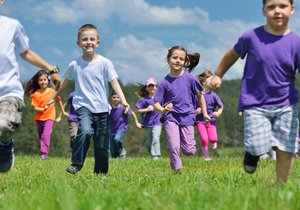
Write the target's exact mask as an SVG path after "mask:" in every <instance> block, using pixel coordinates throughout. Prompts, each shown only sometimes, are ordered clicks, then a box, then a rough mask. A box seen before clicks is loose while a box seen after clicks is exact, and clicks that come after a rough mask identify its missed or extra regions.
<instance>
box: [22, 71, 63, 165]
mask: <svg viewBox="0 0 300 210" xmlns="http://www.w3.org/2000/svg"><path fill="white" fill-rule="evenodd" d="M49 83H50V77H49V76H48V74H47V72H46V71H45V70H40V71H38V72H37V73H36V74H35V75H34V76H33V77H32V78H31V79H30V80H29V81H28V82H27V84H26V87H25V94H26V95H28V96H31V105H32V107H33V109H34V111H35V115H34V120H35V121H36V125H37V130H38V135H39V139H40V157H41V160H46V159H47V158H48V153H49V146H50V138H51V134H52V127H53V122H54V121H55V120H56V121H57V122H59V121H60V119H59V118H57V119H55V118H56V112H55V105H54V103H50V104H49V103H48V102H49V101H51V99H52V98H53V96H54V94H55V90H54V89H53V88H50V87H49ZM55 102H57V103H59V107H60V110H61V111H62V112H64V109H63V104H62V102H61V98H60V96H58V97H57V98H56V100H55Z"/></svg>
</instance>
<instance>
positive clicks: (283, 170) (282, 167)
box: [276, 149, 293, 182]
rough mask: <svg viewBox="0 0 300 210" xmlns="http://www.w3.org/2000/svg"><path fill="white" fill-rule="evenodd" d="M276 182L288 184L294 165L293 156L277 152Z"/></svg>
mask: <svg viewBox="0 0 300 210" xmlns="http://www.w3.org/2000/svg"><path fill="white" fill-rule="evenodd" d="M276 157H277V158H276V180H277V182H287V180H288V178H289V175H290V171H291V168H292V165H293V154H292V153H288V152H284V151H280V150H279V149H277V150H276Z"/></svg>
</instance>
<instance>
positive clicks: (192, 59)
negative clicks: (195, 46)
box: [167, 46, 200, 72]
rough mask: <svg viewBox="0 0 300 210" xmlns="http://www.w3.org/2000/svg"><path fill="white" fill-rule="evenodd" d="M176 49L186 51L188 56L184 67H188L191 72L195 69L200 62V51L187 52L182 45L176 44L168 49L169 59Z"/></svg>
mask: <svg viewBox="0 0 300 210" xmlns="http://www.w3.org/2000/svg"><path fill="white" fill-rule="evenodd" d="M174 50H182V51H184V52H185V54H186V57H185V63H184V68H185V69H187V70H188V71H189V72H191V71H193V70H194V68H195V67H196V66H197V65H198V64H199V61H200V53H198V52H195V53H187V51H186V49H185V48H183V47H181V46H174V47H171V48H170V49H169V50H168V55H167V61H169V60H170V58H171V56H172V53H173V52H174Z"/></svg>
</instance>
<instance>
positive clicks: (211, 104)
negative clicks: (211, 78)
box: [196, 91, 223, 125]
mask: <svg viewBox="0 0 300 210" xmlns="http://www.w3.org/2000/svg"><path fill="white" fill-rule="evenodd" d="M203 96H204V99H205V102H206V109H207V114H208V115H209V116H210V118H211V121H210V122H209V123H210V124H213V125H215V124H216V118H215V117H214V116H213V113H214V111H215V109H216V107H222V106H223V103H222V100H221V99H220V97H219V96H218V95H217V94H216V93H215V92H213V91H209V92H207V93H205V94H203ZM196 101H197V106H196V107H197V108H198V107H199V102H198V100H196ZM196 122H203V123H205V119H204V117H203V114H202V113H201V114H199V115H196Z"/></svg>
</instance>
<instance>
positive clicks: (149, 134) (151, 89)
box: [136, 78, 162, 160]
mask: <svg viewBox="0 0 300 210" xmlns="http://www.w3.org/2000/svg"><path fill="white" fill-rule="evenodd" d="M156 88H157V83H156V79H154V78H149V79H147V80H146V84H145V85H141V86H140V87H139V90H138V95H139V96H140V97H141V98H140V100H139V101H138V102H137V103H136V109H137V112H138V113H141V115H142V120H143V122H142V126H143V128H144V129H145V130H146V142H145V146H146V147H147V149H148V151H149V153H150V154H151V156H152V157H153V159H155V160H156V159H158V158H159V157H160V156H161V153H160V134H161V129H162V125H161V122H160V118H161V114H160V113H159V112H158V111H156V110H155V109H154V100H153V97H154V94H155V91H156Z"/></svg>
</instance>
